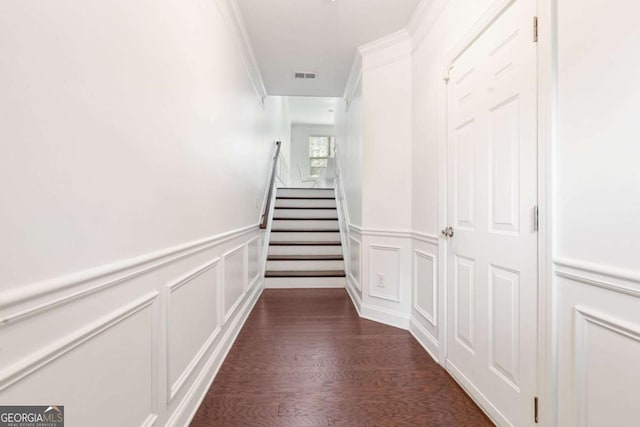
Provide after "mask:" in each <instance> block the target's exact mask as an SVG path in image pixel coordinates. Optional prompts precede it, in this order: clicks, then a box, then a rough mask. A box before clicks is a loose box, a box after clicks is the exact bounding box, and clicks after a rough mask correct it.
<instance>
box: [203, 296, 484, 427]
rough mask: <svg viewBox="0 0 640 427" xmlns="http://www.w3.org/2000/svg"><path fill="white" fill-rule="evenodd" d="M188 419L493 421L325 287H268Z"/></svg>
mask: <svg viewBox="0 0 640 427" xmlns="http://www.w3.org/2000/svg"><path fill="white" fill-rule="evenodd" d="M191 425H192V426H193V427H209V426H283V427H286V426H300V427H302V426H327V425H331V426H334V425H335V426H385V427H387V426H443V427H444V426H447V427H448V426H465V427H469V426H491V425H492V424H491V422H490V421H489V420H488V419H487V418H486V417H485V416H484V414H483V413H482V412H481V411H480V409H479V408H478V407H477V406H476V405H475V404H474V403H473V401H472V400H471V399H470V398H469V397H468V396H467V395H466V394H465V393H464V392H463V391H462V389H461V388H460V387H459V386H458V385H457V384H456V383H455V382H454V381H453V379H452V378H451V377H450V376H449V375H448V374H447V373H446V372H445V371H444V370H443V369H442V368H441V367H440V366H438V365H437V364H436V363H435V362H433V360H432V359H431V358H430V357H429V355H428V354H427V353H426V352H425V351H424V349H422V347H420V345H419V344H418V342H417V341H416V340H415V339H414V338H413V337H412V336H411V334H409V333H408V332H407V331H403V330H400V329H396V328H393V327H390V326H385V325H381V324H378V323H375V322H371V321H368V320H364V319H361V318H359V317H358V314H357V313H356V311H355V309H354V307H353V305H352V304H351V301H350V300H349V297H348V295H347V293H346V292H345V290H343V289H327V290H265V291H264V293H263V295H262V296H261V298H260V300H259V301H258V303H257V304H256V307H255V308H254V310H253V312H252V313H251V315H250V317H249V319H248V320H247V322H246V324H245V325H244V328H243V329H242V331H241V332H240V335H239V336H238V339H237V341H236V343H235V344H234V346H233V348H232V349H231V351H230V352H229V355H228V357H227V359H226V361H225V362H224V364H223V366H222V368H221V369H220V372H219V373H218V376H217V377H216V379H215V381H214V382H213V385H212V387H211V389H210V390H209V392H208V394H207V396H206V397H205V399H204V401H203V403H202V406H201V407H200V409H199V410H198V413H197V414H196V416H195V418H194V419H193V422H192V424H191Z"/></svg>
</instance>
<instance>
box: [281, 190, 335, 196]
mask: <svg viewBox="0 0 640 427" xmlns="http://www.w3.org/2000/svg"><path fill="white" fill-rule="evenodd" d="M277 195H278V197H334V196H335V193H334V191H333V189H332V188H327V189H299V188H279V189H278V193H277Z"/></svg>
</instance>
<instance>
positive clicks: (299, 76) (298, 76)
mask: <svg viewBox="0 0 640 427" xmlns="http://www.w3.org/2000/svg"><path fill="white" fill-rule="evenodd" d="M293 76H294V78H296V79H305V80H313V79H315V78H316V76H317V74H316V73H305V72H301V71H296V72H295V73H293Z"/></svg>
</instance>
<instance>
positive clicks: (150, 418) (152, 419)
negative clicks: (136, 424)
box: [140, 414, 158, 427]
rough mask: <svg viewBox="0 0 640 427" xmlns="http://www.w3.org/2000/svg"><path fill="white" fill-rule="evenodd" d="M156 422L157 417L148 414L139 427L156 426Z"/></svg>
mask: <svg viewBox="0 0 640 427" xmlns="http://www.w3.org/2000/svg"><path fill="white" fill-rule="evenodd" d="M156 421H158V415H156V414H149V416H148V417H147V418H146V419H145V420H144V421H143V422H142V424H141V425H140V427H153V426H155V425H156Z"/></svg>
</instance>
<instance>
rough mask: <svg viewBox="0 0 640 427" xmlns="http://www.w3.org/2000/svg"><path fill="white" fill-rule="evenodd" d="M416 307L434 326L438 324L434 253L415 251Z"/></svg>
mask: <svg viewBox="0 0 640 427" xmlns="http://www.w3.org/2000/svg"><path fill="white" fill-rule="evenodd" d="M413 261H414V298H415V304H414V308H415V309H416V311H418V312H419V313H420V314H421V315H422V316H423V317H424V318H425V319H426V320H427V321H428V322H429V323H431V325H432V326H434V327H435V326H436V325H437V322H436V318H437V313H436V304H437V300H438V298H437V285H436V274H435V273H436V267H435V266H436V263H435V257H434V256H433V255H430V254H427V253H425V252H421V251H414V258H413Z"/></svg>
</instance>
